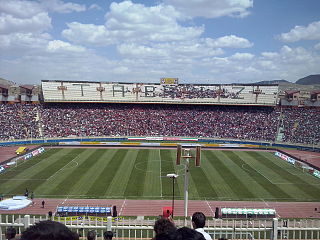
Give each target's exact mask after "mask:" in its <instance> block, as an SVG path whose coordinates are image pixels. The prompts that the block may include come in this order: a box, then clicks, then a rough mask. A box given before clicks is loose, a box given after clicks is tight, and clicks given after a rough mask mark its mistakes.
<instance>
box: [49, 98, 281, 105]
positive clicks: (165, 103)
mask: <svg viewBox="0 0 320 240" xmlns="http://www.w3.org/2000/svg"><path fill="white" fill-rule="evenodd" d="M43 103H76V104H77V103H98V104H110V103H111V104H156V105H157V104H164V105H202V106H251V107H277V105H276V104H274V105H273V104H265V105H263V104H223V103H220V104H213V103H207V104H206V103H176V102H175V103H171V102H111V101H110V102H109V101H105V102H102V101H58V100H57V101H52V100H45V101H44V102H43Z"/></svg>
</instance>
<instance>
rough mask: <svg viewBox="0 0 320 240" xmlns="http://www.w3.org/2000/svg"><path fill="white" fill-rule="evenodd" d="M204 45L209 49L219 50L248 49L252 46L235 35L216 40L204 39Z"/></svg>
mask: <svg viewBox="0 0 320 240" xmlns="http://www.w3.org/2000/svg"><path fill="white" fill-rule="evenodd" d="M206 43H207V44H208V46H210V47H221V48H249V47H252V46H253V43H251V42H250V41H249V40H247V39H245V38H241V37H237V36H235V35H229V36H224V37H220V38H216V39H212V38H206Z"/></svg>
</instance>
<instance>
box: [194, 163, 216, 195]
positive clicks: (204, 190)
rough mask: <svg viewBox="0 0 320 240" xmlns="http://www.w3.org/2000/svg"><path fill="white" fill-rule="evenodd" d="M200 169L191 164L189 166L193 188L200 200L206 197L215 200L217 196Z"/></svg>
mask: <svg viewBox="0 0 320 240" xmlns="http://www.w3.org/2000/svg"><path fill="white" fill-rule="evenodd" d="M202 165H203V164H202ZM202 168H203V167H202V166H201V167H195V166H194V163H193V162H192V163H191V165H190V168H189V170H190V173H191V174H190V176H191V178H192V181H193V183H194V187H195V188H196V189H197V193H198V195H199V197H200V198H206V197H208V196H210V197H211V198H215V197H217V196H218V195H217V193H216V191H215V190H214V188H213V187H212V185H211V184H210V180H209V179H208V178H207V175H206V174H205V172H204V171H203V169H202Z"/></svg>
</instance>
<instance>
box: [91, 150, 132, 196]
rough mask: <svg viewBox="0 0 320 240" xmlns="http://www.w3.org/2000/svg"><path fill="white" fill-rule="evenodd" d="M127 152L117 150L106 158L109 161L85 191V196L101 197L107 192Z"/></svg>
mask: <svg viewBox="0 0 320 240" xmlns="http://www.w3.org/2000/svg"><path fill="white" fill-rule="evenodd" d="M109 151H110V150H109ZM127 152H128V150H127V149H121V150H120V149H117V150H116V152H114V153H112V154H110V155H109V156H108V157H109V158H110V159H111V160H110V161H109V162H108V164H106V165H105V166H104V167H103V170H102V171H101V173H100V174H99V176H98V177H97V178H96V180H95V181H94V183H93V184H92V186H91V187H90V189H89V190H88V191H87V194H86V195H89V196H101V195H104V194H105V192H107V190H108V188H109V187H110V185H111V183H112V180H113V178H114V177H115V175H116V174H117V172H118V169H119V168H120V166H121V163H122V161H123V159H124V157H125V156H126V154H127Z"/></svg>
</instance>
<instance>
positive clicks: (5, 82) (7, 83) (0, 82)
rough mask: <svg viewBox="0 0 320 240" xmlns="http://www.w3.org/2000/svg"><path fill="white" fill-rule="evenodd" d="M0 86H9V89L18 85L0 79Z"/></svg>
mask: <svg viewBox="0 0 320 240" xmlns="http://www.w3.org/2000/svg"><path fill="white" fill-rule="evenodd" d="M0 84H1V85H4V86H7V87H9V86H12V85H16V83H14V82H12V81H9V80H6V79H4V78H0Z"/></svg>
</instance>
